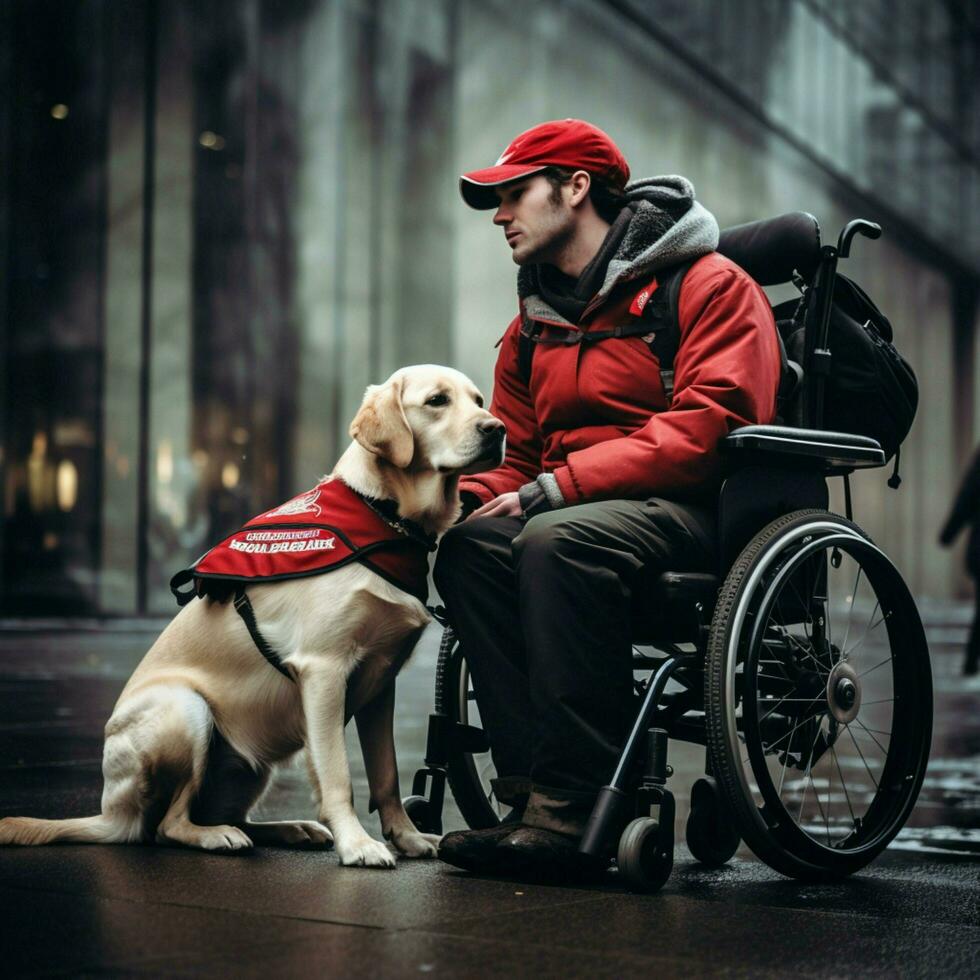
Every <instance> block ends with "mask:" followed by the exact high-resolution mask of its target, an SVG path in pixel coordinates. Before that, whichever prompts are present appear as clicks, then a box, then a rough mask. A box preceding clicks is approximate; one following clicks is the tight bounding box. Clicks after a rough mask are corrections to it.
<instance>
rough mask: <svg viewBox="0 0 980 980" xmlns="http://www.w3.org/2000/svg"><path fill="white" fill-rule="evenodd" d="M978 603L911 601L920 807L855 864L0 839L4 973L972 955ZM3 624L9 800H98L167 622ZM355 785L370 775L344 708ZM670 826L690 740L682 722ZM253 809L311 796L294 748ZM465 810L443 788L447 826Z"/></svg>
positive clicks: (556, 971)
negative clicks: (808, 868)
mask: <svg viewBox="0 0 980 980" xmlns="http://www.w3.org/2000/svg"><path fill="white" fill-rule="evenodd" d="M970 612H971V609H969V608H968V607H967V606H966V605H965V604H935V605H932V604H929V605H925V606H924V608H923V609H922V613H923V618H924V620H925V621H926V626H927V632H928V635H929V641H930V649H931V653H932V660H933V677H934V684H935V704H936V710H935V728H934V736H933V746H932V756H931V761H930V765H929V770H928V773H927V777H926V781H925V784H924V786H923V789H922V793H921V795H920V799H919V802H918V805H917V806H916V809H915V811H914V812H913V815H912V818H911V820H910V821H909V825H908V826H907V827H906V829H905V830H904V831H903V832H902V833H901V834H900V836H899V838H898V839H897V840H896V841H895V842H894V843H893V844H892V846H891V847H890V848H889V850H888V851H887V852H886V853H885V854H884V855H883V856H882V857H880V858H879V859H878V860H877V861H876V862H875V863H874V864H873V865H871V866H870V867H869V868H868V869H866V870H865V871H863V872H861V873H860V874H858V875H856V876H854V877H853V878H850V879H848V880H846V881H843V882H840V883H834V884H821V885H814V884H804V883H800V882H794V881H789V880H787V879H784V878H782V877H781V876H779V875H778V874H776V873H775V872H773V871H771V870H770V869H769V868H768V867H766V866H765V865H764V864H762V863H761V862H759V861H758V860H757V859H756V858H755V857H754V856H753V855H752V854H751V852H749V851H748V850H747V849H745V848H744V847H743V848H742V849H740V850H739V852H738V854H737V855H736V857H735V859H734V860H733V861H732V862H731V863H730V864H729V865H728V867H726V868H725V869H724V870H722V871H708V870H705V869H703V868H702V867H701V866H700V865H698V864H696V863H695V862H694V861H693V860H692V859H691V857H690V854H689V852H688V851H687V849H686V847H685V846H684V845H683V844H682V843H679V844H678V845H677V850H676V855H675V866H674V873H673V876H672V877H671V879H670V880H669V881H668V883H667V885H666V886H665V888H664V889H663V891H662V892H660V893H659V894H657V895H654V896H633V895H629V894H627V893H625V891H624V890H623V889H622V887H621V886H620V885H619V884H618V883H617V882H616V877H615V875H614V874H612V875H610V876H609V879H610V880H609V881H608V882H607V883H604V884H602V885H598V886H594V887H577V888H572V887H557V886H555V887H546V886H540V885H538V886H532V885H520V884H515V883H513V882H507V881H501V880H492V879H481V878H474V877H471V876H468V875H465V874H463V873H461V872H456V871H455V870H453V869H452V868H449V867H447V866H444V865H441V864H439V863H438V862H413V861H400V862H399V865H398V867H397V869H396V870H395V871H394V872H384V871H374V870H366V869H355V868H340V867H338V866H337V859H336V857H335V855H334V854H333V853H332V852H320V853H314V852H297V851H287V850H273V849H256V850H255V851H254V852H252V853H249V854H247V855H243V856H235V857H226V856H218V855H209V854H203V853H199V852H192V851H187V850H180V849H170V848H158V847H120V846H116V847H112V846H106V847H100V846H84V845H61V846H55V847H49V848H38V849H20V848H5V849H3V850H0V909H2V914H0V963H2V964H3V974H4V975H13V976H27V975H59V974H60V975H72V976H78V975H85V976H89V975H103V974H120V975H140V974H153V975H166V976H183V975H195V976H200V975H214V974H228V973H231V974H234V975H236V976H253V975H254V976H258V975H263V976H265V975H270V974H271V975H276V976H307V975H317V974H331V975H332V974H338V975H352V976H409V975H417V974H419V973H423V974H424V973H435V974H442V975H461V974H467V975H484V974H487V975H489V974H508V973H509V974H512V975H513V974H517V975H525V974H531V973H541V974H544V975H549V976H551V975H563V976H584V975H589V976H617V977H621V976H632V975H640V974H649V973H650V972H651V971H654V970H656V971H660V972H662V973H663V974H665V975H667V976H673V975H680V974H683V975H685V976H722V975H726V976H727V975H740V974H745V975H752V976H758V975H772V976H777V975H778V976H785V975H794V976H821V977H824V976H842V975H874V976H906V977H908V976H925V975H929V976H935V975H939V976H946V977H951V976H968V975H969V976H975V975H976V955H977V952H978V943H980V905H978V902H980V888H978V880H980V874H978V873H980V714H978V712H977V705H978V703H980V678H972V679H969V680H967V679H964V678H962V677H961V676H960V675H959V670H960V666H961V657H962V647H963V644H964V642H965V637H966V630H967V627H968V616H969V615H970ZM4 625H5V627H6V628H5V629H4V630H3V631H2V632H0V816H7V815H31V816H39V817H66V816H83V815H88V814H92V813H95V812H97V811H98V809H99V797H100V793H101V788H102V781H101V769H100V767H101V748H102V729H103V726H104V724H105V721H106V719H107V718H108V717H109V714H110V712H111V710H112V706H113V703H114V701H115V698H116V696H117V695H118V692H119V690H120V689H121V688H122V685H123V683H124V682H125V680H126V678H127V677H128V676H129V673H130V672H131V671H132V669H133V667H134V666H135V664H136V663H137V662H138V660H139V659H140V657H141V656H142V654H143V653H144V652H145V650H146V649H147V648H148V647H149V645H150V643H151V642H152V640H153V638H154V636H155V635H156V633H157V632H159V630H160V629H161V628H162V626H163V622H162V621H159V622H136V621H132V622H118V621H117V622H115V623H110V624H105V623H77V624H75V626H76V628H74V629H71V630H66V629H64V628H54V625H53V624H52V627H51V628H45V627H44V624H40V625H39V624H37V623H23V624H17V623H14V622H9V621H8V622H7V623H6V624H4ZM437 644H438V635H437V634H436V632H435V631H434V630H430V631H429V632H427V633H426V634H425V636H424V637H423V640H422V642H421V643H420V645H419V647H418V649H417V650H416V653H415V656H414V657H413V660H412V662H411V663H410V664H409V666H408V667H407V668H406V669H405V671H403V673H402V675H401V677H400V679H399V683H398V707H397V719H396V725H397V728H396V738H397V745H398V752H399V768H400V771H401V776H402V786H403V792H405V793H407V792H408V791H409V787H410V784H411V777H412V774H413V773H414V771H415V769H416V768H418V766H419V765H420V763H421V759H422V755H423V751H424V745H425V731H426V722H427V717H428V714H429V712H430V711H431V710H432V679H433V671H434V666H435V660H436V648H437ZM348 745H349V749H350V759H351V768H352V775H353V778H354V793H355V804H356V807H357V810H358V813H359V815H360V816H361V819H362V820H363V822H364V825H365V827H366V828H367V829H368V830H369V832H371V833H373V834H375V835H378V834H379V833H380V828H379V826H378V821H377V816H376V815H371V814H368V813H367V800H368V792H367V784H366V780H365V778H364V771H363V766H362V763H361V759H360V752H359V749H358V747H357V744H356V738H355V735H354V731H353V726H351V731H350V732H349V733H348ZM671 763H672V765H673V766H674V768H675V770H676V774H675V776H674V778H673V779H672V780H671V783H670V785H671V789H672V790H673V791H674V793H675V795H676V797H677V802H678V814H677V821H678V822H677V829H678V840H679V841H683V821H684V820H685V819H686V815H687V793H688V790H689V787H690V784H691V781H692V780H693V778H695V777H696V776H697V775H698V774H699V773H700V772H701V771H702V768H703V749H701V748H699V747H697V746H690V745H685V744H683V743H673V742H672V743H671ZM256 816H257V817H258V818H260V819H275V818H309V817H313V816H314V812H313V804H312V802H311V799H310V791H309V786H308V783H307V778H306V773H305V768H304V767H303V766H302V765H299V766H296V767H294V768H288V769H285V770H283V771H281V772H280V773H279V775H278V776H277V778H276V781H275V783H274V785H273V787H272V789H271V790H270V792H269V793H268V795H267V796H266V797H265V799H264V800H263V801H262V804H261V806H260V807H259V809H258V810H257V812H256ZM463 826H464V823H463V820H462V818H461V817H460V815H459V812H458V810H456V808H455V806H454V805H453V803H452V801H451V799H450V800H448V801H447V806H446V811H445V827H446V829H447V830H450V829H455V828H458V827H463Z"/></svg>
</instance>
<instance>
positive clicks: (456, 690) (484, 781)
mask: <svg viewBox="0 0 980 980" xmlns="http://www.w3.org/2000/svg"><path fill="white" fill-rule="evenodd" d="M435 708H436V712H437V713H439V714H444V715H446V716H447V717H448V718H449V720H450V722H451V723H457V722H458V723H460V724H463V725H469V726H472V727H473V728H476V729H481V728H482V724H481V721H480V710H479V708H478V707H477V704H476V696H475V694H474V693H473V685H472V683H471V681H470V672H469V668H468V667H467V665H466V657H465V655H464V653H463V650H462V648H461V646H460V643H459V640H458V639H457V637H456V632H455V631H454V630H453V629H452V627H447V628H446V629H445V630H444V631H443V634H442V643H441V645H440V647H439V660H438V662H437V665H436V693H435ZM450 731H452V727H450ZM446 762H447V766H446V768H447V771H448V776H449V786H450V788H451V789H452V791H453V798H454V799H455V800H456V805H457V806H458V807H459V812H460V813H461V814H462V815H463V819H464V820H465V821H466V822H467V824H468V825H469V826H470V827H472V828H474V829H482V828H485V827H493V826H495V825H496V824H498V823H500V820H501V819H502V817H503V816H504V815H505V814H506V812H507V811H508V810H509V809H510V808H509V807H508V806H506V805H505V804H502V803H500V802H499V801H498V800H497V799H496V797H495V796H494V794H493V787H492V786H491V785H490V780H491V779H493V778H494V777H495V776H496V775H497V770H496V769H495V768H494V765H493V760H492V759H491V758H490V753H489V752H488V751H484V752H473V751H468V749H467V746H466V745H464V744H462V741H461V740H458V739H454V738H450V739H449V745H447V746H446Z"/></svg>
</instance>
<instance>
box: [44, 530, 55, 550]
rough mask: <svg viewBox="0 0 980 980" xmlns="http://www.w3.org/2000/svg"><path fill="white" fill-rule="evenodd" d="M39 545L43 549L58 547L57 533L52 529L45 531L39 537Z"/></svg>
mask: <svg viewBox="0 0 980 980" xmlns="http://www.w3.org/2000/svg"><path fill="white" fill-rule="evenodd" d="M41 547H42V548H43V549H44V550H45V551H54V549H55V548H57V547H58V535H57V534H55V533H54V531H45V532H44V537H43V538H41Z"/></svg>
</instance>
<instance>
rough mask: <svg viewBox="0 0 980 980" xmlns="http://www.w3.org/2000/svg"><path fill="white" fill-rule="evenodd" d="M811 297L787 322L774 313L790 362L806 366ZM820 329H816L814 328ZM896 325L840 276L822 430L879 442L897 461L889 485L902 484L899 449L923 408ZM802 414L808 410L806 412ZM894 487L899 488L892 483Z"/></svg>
mask: <svg viewBox="0 0 980 980" xmlns="http://www.w3.org/2000/svg"><path fill="white" fill-rule="evenodd" d="M808 298H809V297H808V296H807V295H806V294H804V296H803V297H802V299H800V300H799V301H798V302H796V303H795V310H793V312H792V315H791V316H790V317H789V318H788V319H782V318H781V317H780V316H779V313H780V310H783V309H785V306H788V305H789V304H783V305H781V306H780V307H777V309H776V310H775V311H774V312H776V314H777V317H776V318H777V325H778V327H779V330H780V333H781V334H782V336H783V339H784V341H785V344H786V350H787V353H788V355H789V357H790V358H791V359H792V360H795V361H797V362H802V360H803V351H804V350H805V343H804V342H805V333H806V327H805V326H804V323H805V319H808V320H810V321H811V324H812V323H813V321H815V319H816V317H815V316H812V317H811V316H808V315H807V307H808ZM811 329H815V325H814V326H812V327H811ZM892 337H893V331H892V325H891V323H889V321H888V317H886V316H885V314H884V313H882V312H881V310H879V309H878V307H877V306H876V305H875V304H874V303H873V302H872V301H871V299H870V298H869V297H868V295H867V293H865V291H864V290H863V289H862V288H861V287H860V286H859V285H858V284H857V283H856V282H854V281H853V280H851V279H848V278H847V276H842V275H841V274H840V273H837V275H836V278H835V281H834V302H833V305H832V306H831V308H830V326H829V329H828V332H827V347H828V349H829V350H830V356H831V368H830V375H829V377H828V380H827V385H826V389H825V391H824V402H823V404H824V408H823V423H822V424H823V427H824V428H826V429H831V430H833V431H837V432H854V433H856V434H857V435H862V436H870V437H871V438H872V439H877V440H878V442H879V443H880V444H881V448H882V449H883V450H884V451H885V458H886V460H888V459H891V458H892V457H893V456H894V457H896V459H895V474H894V475H893V476H892V478H891V479H889V481H888V482H889V485H892V486H897V485H898V483H899V482H901V481H900V480H899V479H898V476H897V472H898V459H899V448H900V446H901V444H902V442H903V441H904V440H905V437H906V436H907V435H908V434H909V430H910V429H911V428H912V422H913V421H914V419H915V412H916V408H917V407H918V404H919V385H918V382H917V381H916V378H915V372H914V371H913V370H912V368H911V366H910V365H909V363H908V361H906V360H905V358H904V357H902V355H901V354H899V352H898V351H897V350H896V349H895V345H894V344H893V343H892ZM800 411H801V412H803V411H805V409H803V408H801V409H800ZM893 481H894V482H893Z"/></svg>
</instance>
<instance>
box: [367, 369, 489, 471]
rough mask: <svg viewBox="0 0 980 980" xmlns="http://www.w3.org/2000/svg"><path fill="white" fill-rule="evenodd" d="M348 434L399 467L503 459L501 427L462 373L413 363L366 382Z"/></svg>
mask: <svg viewBox="0 0 980 980" xmlns="http://www.w3.org/2000/svg"><path fill="white" fill-rule="evenodd" d="M350 435H351V438H352V439H356V440H357V442H358V443H360V444H361V446H363V447H364V448H365V449H366V450H367V451H368V452H370V453H374V454H375V455H376V456H378V457H380V458H381V459H384V460H387V461H388V462H389V463H391V464H393V465H394V466H397V467H399V468H400V469H406V468H408V467H412V468H413V469H417V470H435V471H437V472H440V473H480V472H482V471H483V470H492V469H495V468H496V467H498V466H499V465H500V464H501V463H502V462H503V458H504V445H505V439H506V429H505V427H504V423H503V422H501V421H500V419H497V418H494V417H493V416H492V415H491V414H490V413H489V412H488V411H487V410H486V409H485V408H484V407H483V395H481V394H480V392H479V391H478V390H477V387H476V385H474V384H473V382H472V381H470V379H469V378H467V377H466V375H465V374H462V373H461V372H459V371H456V370H454V369H453V368H449V367H440V366H439V365H437V364H416V365H413V366H412V367H404V368H400V369H399V370H397V371H396V372H395V373H394V374H393V375H392V376H391V377H390V378H389V379H388V380H387V381H385V382H384V384H380V385H370V386H369V387H368V389H367V391H366V392H365V394H364V401H363V402H362V403H361V407H360V409H359V410H358V413H357V415H356V416H355V417H354V421H353V422H351V425H350Z"/></svg>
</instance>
